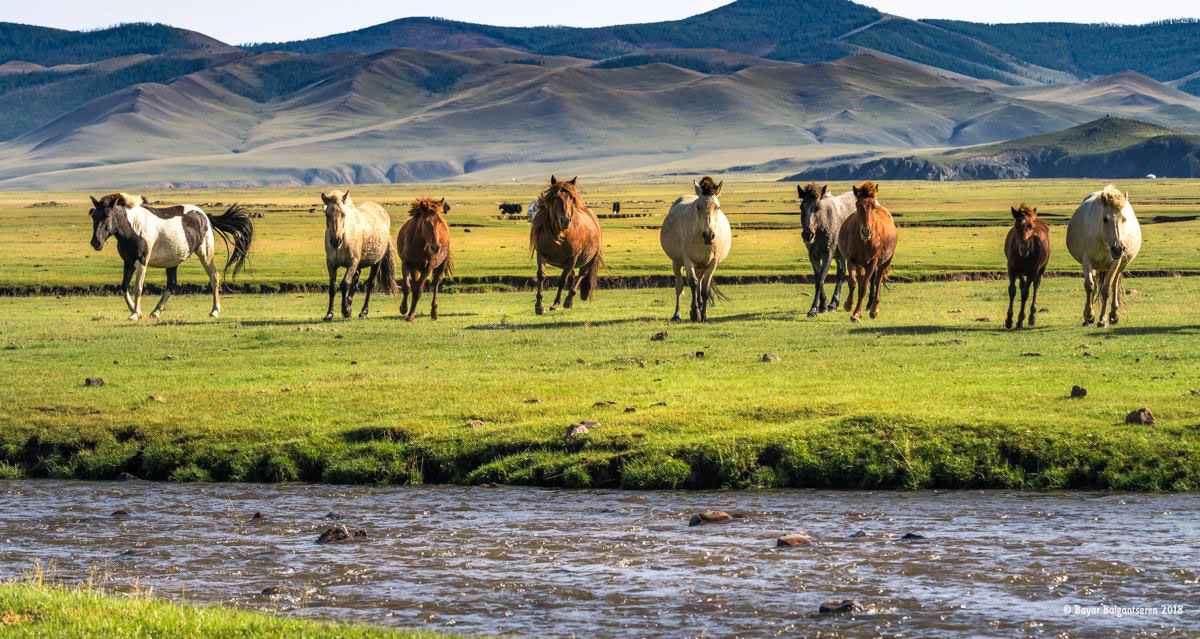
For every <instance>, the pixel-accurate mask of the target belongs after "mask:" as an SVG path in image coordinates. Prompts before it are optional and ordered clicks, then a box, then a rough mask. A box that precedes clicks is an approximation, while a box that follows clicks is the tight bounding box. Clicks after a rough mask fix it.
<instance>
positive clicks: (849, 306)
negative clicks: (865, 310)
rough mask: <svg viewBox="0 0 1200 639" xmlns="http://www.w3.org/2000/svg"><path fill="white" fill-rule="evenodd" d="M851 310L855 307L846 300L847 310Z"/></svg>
mask: <svg viewBox="0 0 1200 639" xmlns="http://www.w3.org/2000/svg"><path fill="white" fill-rule="evenodd" d="M851 308H854V305H853V304H851V303H850V300H846V310H847V311H849V310H850V309H851Z"/></svg>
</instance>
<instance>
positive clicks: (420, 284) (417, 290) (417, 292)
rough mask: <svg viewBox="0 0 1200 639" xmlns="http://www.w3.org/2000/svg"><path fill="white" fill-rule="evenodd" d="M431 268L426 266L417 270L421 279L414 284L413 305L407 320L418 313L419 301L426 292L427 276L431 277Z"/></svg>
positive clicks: (410, 319)
mask: <svg viewBox="0 0 1200 639" xmlns="http://www.w3.org/2000/svg"><path fill="white" fill-rule="evenodd" d="M429 270H430V269H429V268H428V267H426V268H423V269H421V270H419V271H417V275H418V276H419V279H417V281H416V283H414V284H413V298H412V306H410V307H408V317H405V318H404V319H405V321H409V322H411V321H413V317H414V316H416V314H417V302H418V301H420V299H421V293H423V292H425V278H427V277H429Z"/></svg>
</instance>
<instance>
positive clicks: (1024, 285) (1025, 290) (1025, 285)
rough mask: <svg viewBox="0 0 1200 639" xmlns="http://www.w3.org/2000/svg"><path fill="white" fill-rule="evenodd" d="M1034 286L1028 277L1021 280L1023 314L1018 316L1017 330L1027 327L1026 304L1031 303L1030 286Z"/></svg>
mask: <svg viewBox="0 0 1200 639" xmlns="http://www.w3.org/2000/svg"><path fill="white" fill-rule="evenodd" d="M1030 284H1032V282H1031V281H1030V278H1029V277H1028V276H1025V277H1022V278H1021V314H1020V315H1018V316H1017V328H1024V327H1025V303H1026V302H1028V301H1029V285H1030Z"/></svg>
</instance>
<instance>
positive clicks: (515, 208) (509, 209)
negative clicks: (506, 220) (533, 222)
mask: <svg viewBox="0 0 1200 639" xmlns="http://www.w3.org/2000/svg"><path fill="white" fill-rule="evenodd" d="M522 208H524V207H522V206H521V205H520V204H511V203H509V202H505V203H503V204H501V205H500V212H501V213H503V214H505V215H520V214H521V209H522Z"/></svg>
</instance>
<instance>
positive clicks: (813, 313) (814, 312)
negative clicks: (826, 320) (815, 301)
mask: <svg viewBox="0 0 1200 639" xmlns="http://www.w3.org/2000/svg"><path fill="white" fill-rule="evenodd" d="M818 312H819V311H817V309H815V308H813V309H809V311H808V316H809V317H816V316H817V313H818Z"/></svg>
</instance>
